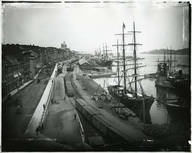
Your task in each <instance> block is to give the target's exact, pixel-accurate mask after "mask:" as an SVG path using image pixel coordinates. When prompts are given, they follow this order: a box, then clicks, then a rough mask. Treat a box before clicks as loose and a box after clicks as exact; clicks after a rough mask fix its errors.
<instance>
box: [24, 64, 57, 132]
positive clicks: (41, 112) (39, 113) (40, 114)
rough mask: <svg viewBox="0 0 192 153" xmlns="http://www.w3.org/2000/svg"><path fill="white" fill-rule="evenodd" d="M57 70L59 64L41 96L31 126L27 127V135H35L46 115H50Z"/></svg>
mask: <svg viewBox="0 0 192 153" xmlns="http://www.w3.org/2000/svg"><path fill="white" fill-rule="evenodd" d="M56 70H57V64H56V65H55V68H54V70H53V73H52V75H51V77H50V80H49V81H48V83H47V86H46V88H45V90H44V93H43V95H42V96H41V99H40V101H39V104H38V106H37V108H36V109H35V112H34V114H33V116H32V118H31V120H30V122H29V125H28V127H27V130H26V131H25V133H26V134H34V133H35V130H36V128H37V127H38V126H42V124H43V122H44V120H45V118H46V115H47V113H48V111H47V110H48V105H49V102H50V98H51V94H52V90H53V85H54V81H53V79H54V77H55V76H56ZM44 105H45V108H44Z"/></svg>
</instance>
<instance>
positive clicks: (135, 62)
mask: <svg viewBox="0 0 192 153" xmlns="http://www.w3.org/2000/svg"><path fill="white" fill-rule="evenodd" d="M131 32H133V41H134V42H133V43H131V44H128V45H133V56H134V57H133V59H134V66H135V67H134V79H135V81H134V82H135V96H136V98H137V68H138V67H137V55H136V46H137V45H141V44H138V43H136V36H135V34H136V33H140V31H135V22H133V31H131Z"/></svg>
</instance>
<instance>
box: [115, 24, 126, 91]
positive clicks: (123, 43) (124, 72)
mask: <svg viewBox="0 0 192 153" xmlns="http://www.w3.org/2000/svg"><path fill="white" fill-rule="evenodd" d="M124 29H125V24H124V23H123V26H122V33H121V34H115V35H122V44H117V45H113V46H122V47H123V78H124V94H126V93H127V90H126V89H127V87H126V67H125V66H126V64H125V46H128V44H125V35H128V33H124ZM118 58H119V54H118ZM119 84H120V81H119Z"/></svg>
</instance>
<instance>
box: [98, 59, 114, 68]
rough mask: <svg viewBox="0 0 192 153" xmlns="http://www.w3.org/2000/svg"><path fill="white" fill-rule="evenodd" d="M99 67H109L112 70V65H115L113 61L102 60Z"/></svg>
mask: <svg viewBox="0 0 192 153" xmlns="http://www.w3.org/2000/svg"><path fill="white" fill-rule="evenodd" d="M98 64H99V66H102V67H107V68H109V69H111V68H112V64H113V61H112V60H102V61H101V62H99V63H98Z"/></svg>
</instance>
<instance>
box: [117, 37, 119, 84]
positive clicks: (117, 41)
mask: <svg viewBox="0 0 192 153" xmlns="http://www.w3.org/2000/svg"><path fill="white" fill-rule="evenodd" d="M117 75H118V86H119V85H120V79H119V42H118V40H117Z"/></svg>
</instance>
